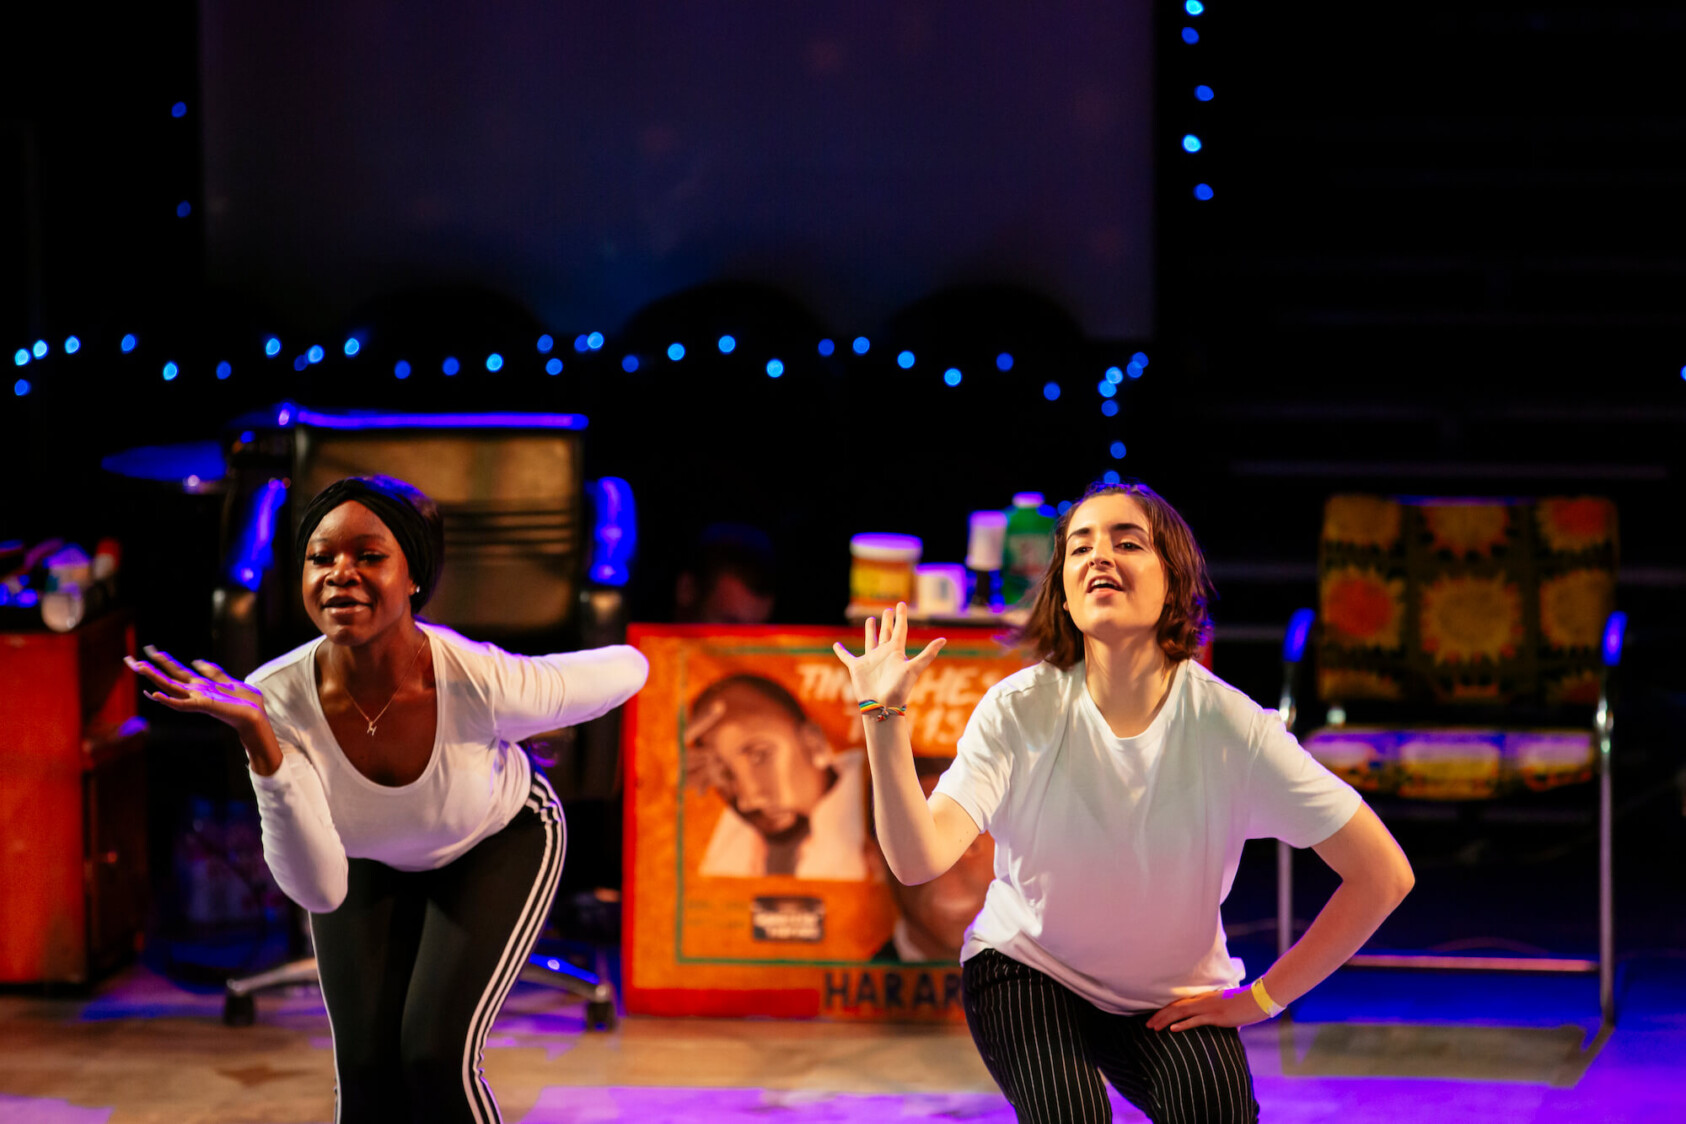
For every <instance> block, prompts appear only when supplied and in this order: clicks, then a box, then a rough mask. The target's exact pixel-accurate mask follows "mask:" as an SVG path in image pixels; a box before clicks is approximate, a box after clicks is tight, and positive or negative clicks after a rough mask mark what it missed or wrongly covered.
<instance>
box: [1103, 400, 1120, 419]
mask: <svg viewBox="0 0 1686 1124" xmlns="http://www.w3.org/2000/svg"><path fill="white" fill-rule="evenodd" d="M1101 413H1102V414H1105V415H1106V416H1107V417H1109V418H1115V417H1117V416H1118V400H1117V399H1116V398H1108V399H1107V400H1106V401H1105V402H1102V403H1101Z"/></svg>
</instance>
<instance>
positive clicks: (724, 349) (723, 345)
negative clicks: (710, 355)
mask: <svg viewBox="0 0 1686 1124" xmlns="http://www.w3.org/2000/svg"><path fill="white" fill-rule="evenodd" d="M715 346H717V347H719V348H720V354H722V355H730V354H732V351H733V349H734V348H736V347H737V346H738V341H737V340H735V339H733V338H732V337H731V336H721V337H720V342H719V343H718V344H716V345H715Z"/></svg>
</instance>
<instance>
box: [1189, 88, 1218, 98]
mask: <svg viewBox="0 0 1686 1124" xmlns="http://www.w3.org/2000/svg"><path fill="white" fill-rule="evenodd" d="M1215 96H1216V95H1215V94H1213V93H1212V87H1210V86H1196V87H1195V88H1194V98H1195V100H1196V101H1211V100H1212V98H1213V97H1215Z"/></svg>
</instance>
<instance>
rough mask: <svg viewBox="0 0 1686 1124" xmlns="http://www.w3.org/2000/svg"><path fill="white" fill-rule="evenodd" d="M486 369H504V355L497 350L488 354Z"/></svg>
mask: <svg viewBox="0 0 1686 1124" xmlns="http://www.w3.org/2000/svg"><path fill="white" fill-rule="evenodd" d="M486 369H487V370H488V371H501V370H503V356H501V355H499V354H498V353H497V352H495V351H494V352H492V354H490V355H488V356H486Z"/></svg>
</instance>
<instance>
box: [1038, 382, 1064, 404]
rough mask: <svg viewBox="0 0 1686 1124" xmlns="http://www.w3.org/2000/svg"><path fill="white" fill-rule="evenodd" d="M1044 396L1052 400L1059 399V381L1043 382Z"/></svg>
mask: <svg viewBox="0 0 1686 1124" xmlns="http://www.w3.org/2000/svg"><path fill="white" fill-rule="evenodd" d="M1042 397H1044V398H1046V399H1047V400H1048V401H1050V402H1057V401H1059V397H1060V384H1059V383H1057V382H1045V383H1043V384H1042Z"/></svg>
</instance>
